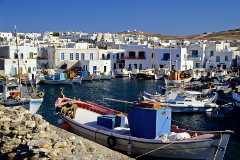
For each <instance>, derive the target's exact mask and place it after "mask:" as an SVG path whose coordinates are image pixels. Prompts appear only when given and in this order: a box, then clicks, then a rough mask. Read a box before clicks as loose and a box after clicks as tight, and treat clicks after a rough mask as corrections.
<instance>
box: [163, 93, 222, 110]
mask: <svg viewBox="0 0 240 160" xmlns="http://www.w3.org/2000/svg"><path fill="white" fill-rule="evenodd" d="M217 97H218V93H214V94H207V95H203V94H202V93H201V92H199V91H182V92H181V93H180V94H179V95H178V96H177V97H176V98H175V100H169V101H168V102H162V103H161V105H162V106H165V107H171V108H172V112H211V111H212V110H213V109H214V108H216V107H218V105H217V104H216V103H215V102H216V101H217Z"/></svg>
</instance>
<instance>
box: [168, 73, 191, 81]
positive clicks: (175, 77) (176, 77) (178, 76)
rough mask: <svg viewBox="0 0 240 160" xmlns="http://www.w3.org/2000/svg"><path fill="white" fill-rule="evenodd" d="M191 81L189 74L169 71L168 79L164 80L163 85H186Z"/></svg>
mask: <svg viewBox="0 0 240 160" xmlns="http://www.w3.org/2000/svg"><path fill="white" fill-rule="evenodd" d="M191 79H192V76H191V75H190V73H186V72H184V71H183V72H180V71H171V72H170V77H169V79H165V83H183V82H184V83H188V82H190V81H191Z"/></svg>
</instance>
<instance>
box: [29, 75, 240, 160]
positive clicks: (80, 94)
mask: <svg viewBox="0 0 240 160" xmlns="http://www.w3.org/2000/svg"><path fill="white" fill-rule="evenodd" d="M158 86H163V83H162V81H155V80H132V79H128V78H115V79H113V80H100V81H90V82H84V81H83V82H82V84H73V85H72V86H71V85H47V84H40V85H37V90H38V91H42V90H43V89H44V90H45V91H46V94H45V96H44V101H43V103H42V105H41V107H40V109H39V111H38V114H41V115H42V116H43V118H44V119H45V120H47V121H48V122H49V123H51V124H53V125H55V126H58V127H61V126H60V125H58V123H57V121H58V118H59V117H58V115H56V114H53V113H55V110H54V103H55V101H56V100H57V98H58V90H59V88H63V89H64V90H63V94H64V95H65V96H66V97H69V98H74V97H76V98H77V99H78V98H80V99H81V100H82V101H84V102H86V101H90V102H94V103H97V104H100V105H103V97H106V98H113V99H119V100H124V101H130V102H133V101H138V98H139V95H140V92H143V91H147V92H149V93H154V92H156V91H158ZM29 87H30V86H29ZM29 89H30V88H29ZM104 106H106V107H109V108H113V109H115V110H119V111H122V112H126V113H128V112H129V111H130V106H129V105H126V104H125V103H120V102H113V101H108V100H104ZM172 119H173V120H176V121H180V122H181V123H183V124H185V125H183V124H181V123H177V122H175V121H172V124H174V125H178V126H179V127H180V128H184V129H189V130H194V131H196V130H197V131H214V130H215V131H216V130H232V131H235V134H233V135H231V136H230V140H229V143H228V146H227V150H226V153H225V156H224V160H229V159H234V160H235V159H236V160H237V159H240V158H239V157H240V152H239V151H240V136H239V135H240V125H239V122H240V117H231V118H225V119H219V118H212V117H211V114H210V113H173V114H172Z"/></svg>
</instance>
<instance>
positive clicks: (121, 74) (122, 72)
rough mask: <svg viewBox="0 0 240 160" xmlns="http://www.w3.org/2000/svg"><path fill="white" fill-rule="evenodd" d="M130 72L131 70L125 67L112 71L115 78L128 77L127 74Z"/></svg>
mask: <svg viewBox="0 0 240 160" xmlns="http://www.w3.org/2000/svg"><path fill="white" fill-rule="evenodd" d="M130 74H131V71H128V70H127V69H125V68H119V69H117V70H116V71H115V72H114V76H115V77H116V78H117V77H119V78H121V77H129V75H130Z"/></svg>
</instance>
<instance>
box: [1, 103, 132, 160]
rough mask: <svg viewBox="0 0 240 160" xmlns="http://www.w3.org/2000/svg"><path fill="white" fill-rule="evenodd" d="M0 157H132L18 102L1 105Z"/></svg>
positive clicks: (70, 158)
mask: <svg viewBox="0 0 240 160" xmlns="http://www.w3.org/2000/svg"><path fill="white" fill-rule="evenodd" d="M0 127H1V129H0V147H1V150H0V159H8V160H14V159H24V160H28V159H31V160H35V159H41V160H44V159H69V160H74V159H99V160H102V159H131V158H130V157H128V156H126V155H124V154H122V153H119V152H116V151H113V150H111V149H109V148H107V147H104V146H102V145H99V144H97V143H95V142H92V141H90V140H87V139H84V138H82V137H81V136H77V135H75V134H73V133H70V132H68V131H65V130H63V129H61V128H58V127H55V126H53V125H51V124H49V122H47V121H45V120H44V119H42V116H41V115H39V114H34V115H32V114H31V113H29V111H27V110H25V109H24V108H22V107H21V106H16V107H13V108H10V107H5V106H2V105H0Z"/></svg>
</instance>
